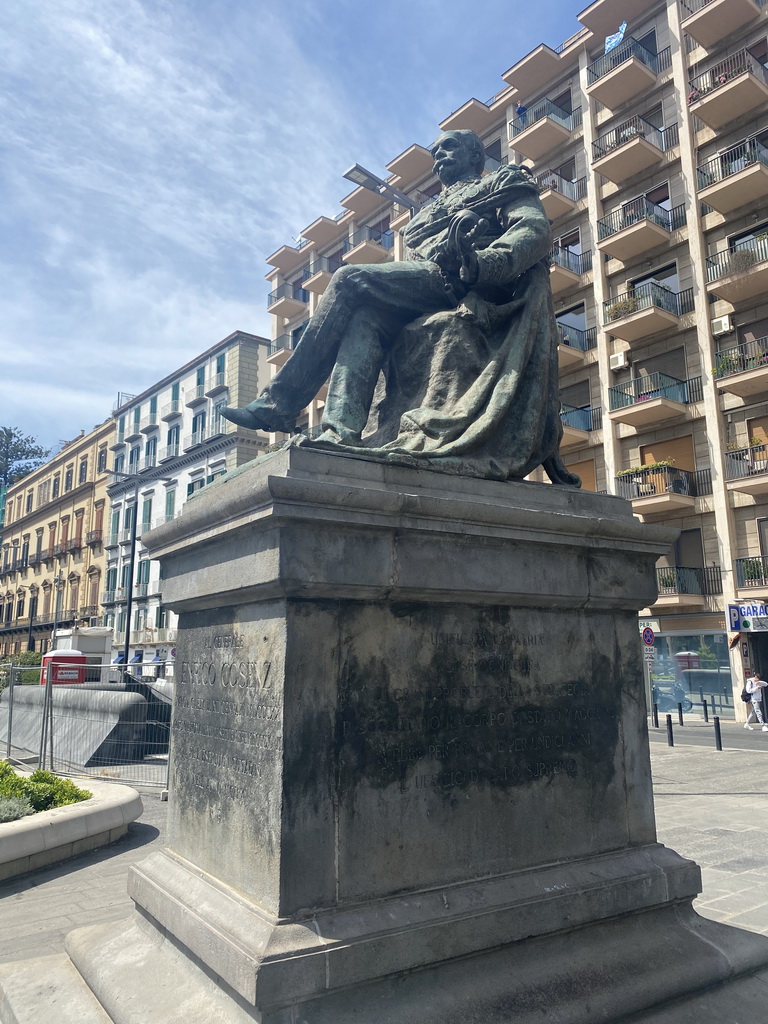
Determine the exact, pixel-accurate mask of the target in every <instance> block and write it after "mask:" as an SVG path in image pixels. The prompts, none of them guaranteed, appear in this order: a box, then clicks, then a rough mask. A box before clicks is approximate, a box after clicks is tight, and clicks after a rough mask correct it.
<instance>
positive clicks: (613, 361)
mask: <svg viewBox="0 0 768 1024" xmlns="http://www.w3.org/2000/svg"><path fill="white" fill-rule="evenodd" d="M609 366H610V367H611V369H612V370H626V368H627V367H628V366H629V363H628V362H627V353H626V352H614V353H613V355H612V356H611V357H610V360H609Z"/></svg>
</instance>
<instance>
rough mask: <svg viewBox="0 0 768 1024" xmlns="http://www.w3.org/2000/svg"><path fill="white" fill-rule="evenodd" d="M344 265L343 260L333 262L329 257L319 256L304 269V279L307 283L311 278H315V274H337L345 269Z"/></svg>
mask: <svg viewBox="0 0 768 1024" xmlns="http://www.w3.org/2000/svg"><path fill="white" fill-rule="evenodd" d="M343 266H344V264H343V263H342V262H341V260H332V259H330V258H329V257H328V256H318V257H316V258H315V259H314V260H312V262H311V263H310V264H309V266H307V267H305V268H304V273H303V275H302V278H303V280H304V281H306V280H307V279H308V278H310V277H314V276H315V274H335V273H336V271H337V270H338V269H339V268H340V267H343Z"/></svg>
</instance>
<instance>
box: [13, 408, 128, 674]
mask: <svg viewBox="0 0 768 1024" xmlns="http://www.w3.org/2000/svg"><path fill="white" fill-rule="evenodd" d="M113 433H114V421H113V420H112V419H111V418H109V419H107V420H106V421H105V422H104V423H102V424H101V425H99V426H97V427H94V428H93V430H92V431H91V432H90V433H88V434H86V433H85V432H84V431H83V432H81V434H80V436H79V437H76V438H75V439H74V440H73V441H69V442H67V443H66V444H65V445H63V446H62V448H61V450H60V451H59V452H58V453H57V454H56V455H54V457H53V458H52V459H50V460H49V461H48V462H47V463H46V464H45V465H44V466H41V467H40V468H39V469H36V470H34V471H33V472H31V473H29V474H28V475H27V476H25V477H23V478H22V479H21V480H19V481H18V483H15V484H13V485H12V486H10V487H9V488H8V491H7V494H6V501H5V522H4V526H3V537H2V560H1V561H0V609H1V610H0V656H7V655H13V654H19V653H21V652H23V651H26V650H36V651H45V650H48V648H49V646H50V643H51V636H52V633H53V629H54V626H55V625H56V626H58V627H61V628H64V627H73V626H82V625H86V626H87V625H95V624H96V623H97V622H100V621H101V607H100V600H101V589H102V585H103V579H104V572H105V550H104V543H103V542H104V524H105V516H106V513H107V503H108V502H107V487H106V484H107V477H106V475H105V473H106V469H107V463H108V459H109V446H110V444H111V442H112V438H113Z"/></svg>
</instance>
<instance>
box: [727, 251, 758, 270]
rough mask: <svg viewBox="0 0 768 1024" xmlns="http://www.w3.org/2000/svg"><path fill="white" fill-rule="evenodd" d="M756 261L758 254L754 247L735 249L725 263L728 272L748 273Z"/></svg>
mask: <svg viewBox="0 0 768 1024" xmlns="http://www.w3.org/2000/svg"><path fill="white" fill-rule="evenodd" d="M755 262H756V255H755V252H754V250H753V249H734V250H732V251H731V252H729V254H728V260H727V262H726V265H725V273H726V274H746V272H747V271H748V270H749V268H750V267H751V266H753V265H754V263H755Z"/></svg>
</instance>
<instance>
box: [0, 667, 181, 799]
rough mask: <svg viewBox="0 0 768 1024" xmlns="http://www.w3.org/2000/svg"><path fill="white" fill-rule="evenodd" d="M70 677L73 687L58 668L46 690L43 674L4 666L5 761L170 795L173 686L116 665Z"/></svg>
mask: <svg viewBox="0 0 768 1024" xmlns="http://www.w3.org/2000/svg"><path fill="white" fill-rule="evenodd" d="M66 670H67V672H69V673H70V676H69V685H67V684H66V683H65V682H63V681H60V680H57V677H56V674H55V673H56V671H57V670H56V667H54V666H50V665H49V666H47V669H46V670H45V671H44V674H43V677H42V680H43V681H42V683H41V669H40V667H39V666H38V667H30V666H21V665H14V664H12V663H10V664H6V665H3V666H0V755H3V756H5V757H8V758H16V759H22V760H25V761H27V762H28V763H35V764H37V765H38V766H39V767H42V768H48V769H50V770H51V771H54V772H56V773H57V774H61V775H73V776H82V777H90V778H98V779H101V780H104V781H114V782H125V783H134V784H140V785H144V786H159V787H162V788H165V787H167V785H168V751H169V743H170V734H171V718H172V710H173V684H172V681H169V680H165V679H146V678H145V679H140V678H137V677H135V676H133V675H131V673H130V672H129V671H127V670H124V669H123V668H122V667H120V666H118V665H93V664H88V665H87V666H85V667H83V668H82V669H81V668H80V667H77V668H75V667H72V666H71V664H70V665H67V667H66ZM72 673H77V675H73V674H72ZM79 680H82V681H79Z"/></svg>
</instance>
